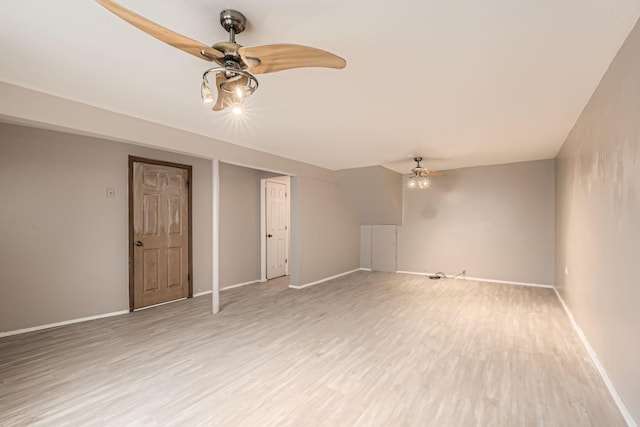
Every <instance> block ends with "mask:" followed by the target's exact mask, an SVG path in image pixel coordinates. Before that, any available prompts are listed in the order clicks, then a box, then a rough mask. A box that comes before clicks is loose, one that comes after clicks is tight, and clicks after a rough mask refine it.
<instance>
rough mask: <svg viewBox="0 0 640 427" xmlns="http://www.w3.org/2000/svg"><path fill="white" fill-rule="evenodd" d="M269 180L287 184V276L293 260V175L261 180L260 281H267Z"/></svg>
mask: <svg viewBox="0 0 640 427" xmlns="http://www.w3.org/2000/svg"><path fill="white" fill-rule="evenodd" d="M267 181H272V182H277V183H279V184H285V185H286V192H287V200H286V203H285V210H286V214H287V242H286V243H287V254H286V255H287V263H286V264H285V276H288V275H289V261H290V260H291V177H290V176H288V175H283V176H277V177H274V178H266V179H261V180H260V281H261V282H266V281H267V232H266V230H267V223H266V216H267V212H266V197H265V195H266V188H267Z"/></svg>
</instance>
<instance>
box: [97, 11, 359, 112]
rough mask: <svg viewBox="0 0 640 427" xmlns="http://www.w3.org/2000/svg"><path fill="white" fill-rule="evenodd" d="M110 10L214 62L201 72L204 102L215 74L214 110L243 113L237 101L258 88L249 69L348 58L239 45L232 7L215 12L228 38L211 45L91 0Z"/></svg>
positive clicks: (341, 63)
mask: <svg viewBox="0 0 640 427" xmlns="http://www.w3.org/2000/svg"><path fill="white" fill-rule="evenodd" d="M96 1H97V2H98V3H99V4H100V5H102V6H104V7H105V8H106V9H108V10H109V11H110V12H112V13H114V14H115V15H117V16H118V17H120V18H122V19H123V20H125V21H127V22H128V23H130V24H131V25H133V26H134V27H136V28H138V29H140V30H142V31H144V32H145V33H147V34H149V35H151V36H153V37H155V38H157V39H158V40H161V41H163V42H165V43H167V44H169V45H171V46H173V47H176V48H178V49H180V50H182V51H185V52H187V53H190V54H191V55H193V56H196V57H198V58H200V59H203V60H205V61H209V62H216V63H217V64H218V65H219V67H215V68H211V69H209V70H207V71H205V72H204V74H203V76H202V86H201V96H202V101H203V102H205V103H207V104H208V103H213V102H214V96H213V92H212V91H211V89H210V86H209V85H210V83H209V80H208V77H209V75H210V74H215V85H216V90H217V99H216V100H215V101H216V102H215V104H214V106H213V110H214V111H220V110H224V109H225V108H227V107H232V111H233V112H234V113H235V114H241V113H242V101H243V100H244V99H245V98H246V97H248V96H249V95H251V94H252V93H253V92H255V90H256V89H257V88H258V80H257V79H256V77H255V76H254V74H264V73H273V72H276V71H283V70H288V69H292V68H302V67H323V68H337V69H340V68H344V67H345V66H346V65H347V62H346V61H345V60H344V59H342V58H340V57H339V56H337V55H334V54H332V53H329V52H326V51H324V50H321V49H316V48H314V47H309V46H300V45H295V44H270V45H262V46H242V45H240V44H238V43H236V35H237V34H240V33H242V32H243V31H244V29H245V27H246V23H247V19H246V18H245V16H244V15H243V14H242V13H240V12H238V11H235V10H231V9H226V10H223V11H222V12H220V24H221V25H222V27H223V28H224V29H225V30H226V31H227V32H228V33H229V41H228V42H219V43H216V44H214V45H212V46H207V45H206V44H203V43H200V42H198V41H196V40H192V39H190V38H188V37H185V36H183V35H180V34H178V33H176V32H173V31H171V30H169V29H167V28H165V27H162V26H160V25H158V24H156V23H155V22H152V21H150V20H148V19H146V18H144V17H142V16H140V15H138V14H137V13H135V12H132V11H130V10H129V9H127V8H125V7H123V6H121V5H119V4H118V3H115V2H113V1H111V0H96Z"/></svg>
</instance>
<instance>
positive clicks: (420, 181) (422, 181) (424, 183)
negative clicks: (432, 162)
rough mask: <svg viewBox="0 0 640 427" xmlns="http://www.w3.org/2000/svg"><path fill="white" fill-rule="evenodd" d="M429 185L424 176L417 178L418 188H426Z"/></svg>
mask: <svg viewBox="0 0 640 427" xmlns="http://www.w3.org/2000/svg"><path fill="white" fill-rule="evenodd" d="M428 187H429V179H428V178H427V177H426V176H421V177H419V178H418V188H428Z"/></svg>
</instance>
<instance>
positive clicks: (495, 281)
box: [396, 270, 554, 289]
mask: <svg viewBox="0 0 640 427" xmlns="http://www.w3.org/2000/svg"><path fill="white" fill-rule="evenodd" d="M396 273H402V274H415V275H418V276H431V275H432V274H436V273H426V272H425V273H419V272H417V271H401V270H398V271H396ZM452 278H453V277H448V279H452ZM456 279H461V280H476V281H478V282H490V283H502V284H504V285H515V286H533V287H535V288H548V289H554V288H553V286H552V285H545V284H541V283H528V282H512V281H509V280H495V279H485V278H483V277H469V276H458V277H456Z"/></svg>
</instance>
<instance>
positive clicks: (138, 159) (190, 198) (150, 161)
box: [129, 156, 193, 311]
mask: <svg viewBox="0 0 640 427" xmlns="http://www.w3.org/2000/svg"><path fill="white" fill-rule="evenodd" d="M135 162H139V163H147V164H150V165H159V166H168V167H172V168H179V169H185V170H186V171H187V183H188V185H187V197H188V201H187V205H188V207H187V210H188V213H187V215H188V221H189V224H188V240H189V243H188V247H189V256H188V263H189V272H188V278H187V283H188V295H187V298H193V219H192V218H193V212H192V211H193V179H192V175H193V173H192V169H193V168H192V167H191V165H184V164H181V163H173V162H165V161H163V160H154V159H147V158H144V157H136V156H129V311H133V310H134V298H135V289H134V271H133V270H134V268H133V267H134V265H133V255H134V248H133V246H134V240H135V239H134V230H133V163H135Z"/></svg>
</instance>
